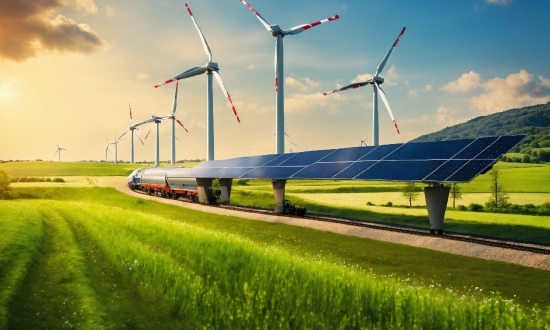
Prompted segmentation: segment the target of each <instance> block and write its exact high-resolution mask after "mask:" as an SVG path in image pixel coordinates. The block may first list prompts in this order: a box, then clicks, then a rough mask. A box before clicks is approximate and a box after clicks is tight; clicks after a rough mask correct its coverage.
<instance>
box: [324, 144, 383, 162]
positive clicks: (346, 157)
mask: <svg viewBox="0 0 550 330" xmlns="http://www.w3.org/2000/svg"><path fill="white" fill-rule="evenodd" d="M375 148H376V147H372V146H369V147H353V148H343V149H337V150H335V151H334V152H333V153H331V154H330V155H328V156H326V157H325V158H323V159H322V160H321V161H322V162H353V161H356V160H358V159H359V158H361V157H363V156H365V155H366V154H368V153H369V152H371V151H373V150H374V149H375Z"/></svg>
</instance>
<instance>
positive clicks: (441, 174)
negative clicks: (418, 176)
mask: <svg viewBox="0 0 550 330" xmlns="http://www.w3.org/2000/svg"><path fill="white" fill-rule="evenodd" d="M467 162H468V160H465V159H461V160H454V159H451V160H449V161H447V162H446V163H445V164H443V165H441V166H440V167H439V168H438V169H436V170H435V171H434V172H433V173H431V174H430V175H428V176H427V177H426V178H424V181H429V182H440V181H445V179H447V178H448V177H450V176H451V175H453V174H454V173H455V172H456V171H458V169H460V168H461V167H462V166H463V165H464V164H466V163H467Z"/></svg>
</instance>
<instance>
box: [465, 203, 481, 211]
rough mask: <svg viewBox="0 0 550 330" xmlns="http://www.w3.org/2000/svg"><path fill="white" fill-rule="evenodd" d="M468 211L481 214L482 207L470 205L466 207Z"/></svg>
mask: <svg viewBox="0 0 550 330" xmlns="http://www.w3.org/2000/svg"><path fill="white" fill-rule="evenodd" d="M468 209H469V210H470V211H472V212H482V211H483V205H480V204H476V203H471V204H470V205H468Z"/></svg>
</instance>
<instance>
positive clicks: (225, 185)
mask: <svg viewBox="0 0 550 330" xmlns="http://www.w3.org/2000/svg"><path fill="white" fill-rule="evenodd" d="M218 181H219V182H220V190H221V196H220V203H223V204H229V199H230V197H231V186H232V185H233V179H218Z"/></svg>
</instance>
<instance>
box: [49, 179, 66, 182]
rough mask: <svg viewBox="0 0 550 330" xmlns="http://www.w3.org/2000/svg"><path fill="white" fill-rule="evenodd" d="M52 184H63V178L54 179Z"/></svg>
mask: <svg viewBox="0 0 550 330" xmlns="http://www.w3.org/2000/svg"><path fill="white" fill-rule="evenodd" d="M52 182H65V180H63V178H54V179H53V180H52Z"/></svg>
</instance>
